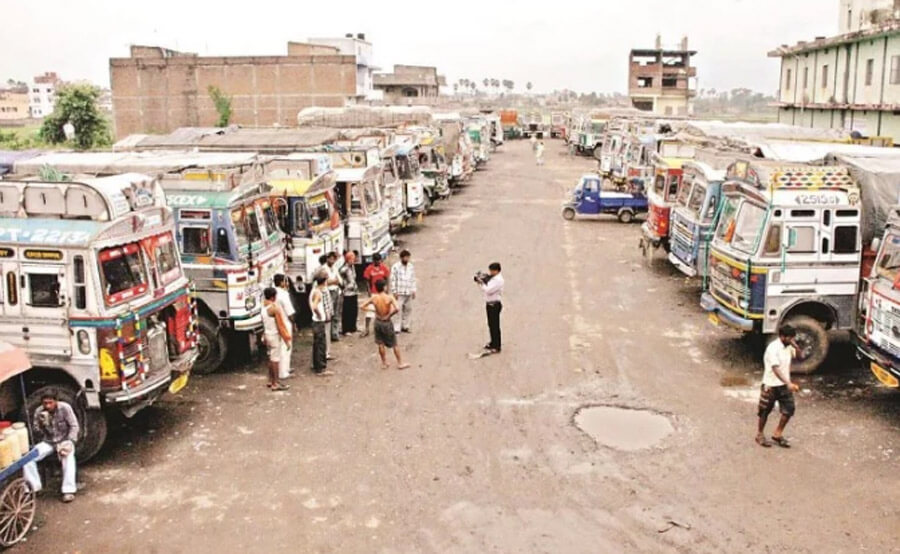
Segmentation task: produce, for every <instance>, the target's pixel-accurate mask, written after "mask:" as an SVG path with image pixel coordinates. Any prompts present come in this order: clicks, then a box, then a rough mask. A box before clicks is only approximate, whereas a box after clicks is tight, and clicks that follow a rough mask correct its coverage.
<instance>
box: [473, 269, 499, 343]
mask: <svg viewBox="0 0 900 554" xmlns="http://www.w3.org/2000/svg"><path fill="white" fill-rule="evenodd" d="M488 271H489V273H490V279H478V278H477V277H476V280H475V282H476V283H477V284H478V285H479V286H480V287H481V290H482V291H483V292H484V303H485V307H486V310H487V322H488V330H489V331H490V334H491V342H489V343H487V344H485V345H484V349H485V350H487V351H488V352H490V353H491V354H499V353H500V351H501V350H502V346H503V345H502V342H501V339H500V312H501V311H503V303H502V302H501V300H502V297H503V275H501V274H500V264H499V263H497V262H494V263H492V264H491V265H489V266H488Z"/></svg>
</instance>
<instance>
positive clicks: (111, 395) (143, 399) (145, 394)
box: [103, 348, 197, 417]
mask: <svg viewBox="0 0 900 554" xmlns="http://www.w3.org/2000/svg"><path fill="white" fill-rule="evenodd" d="M196 360H197V349H196V348H194V349H192V350H189V351H187V352H185V353H184V354H182V355H181V356H179V357H178V358H176V359H174V360H172V361H170V362H169V371H159V372H158V374H156V375H153V376H152V377H151V378H149V379H147V380H146V381H144V382H143V383H141V384H140V385H138V386H136V387H133V388H131V389H128V390H123V391H114V392H107V393H104V394H103V400H104V402H105V403H106V405H107V406H114V407H116V408H117V409H119V410H121V411H122V413H123V414H125V416H126V417H131V416H133V415H134V414H136V413H137V412H138V411H140V410H141V409H143V408H146V407H147V406H149V405H151V404H153V402H155V401H156V399H158V398H159V397H160V396H162V395H163V394H164V393H165V392H166V390H167V386H168V385H169V384H170V383H171V382H172V381H173V380H174V379H177V378H179V377H181V376H184V375H186V374H187V373H188V372H190V370H191V367H193V366H194V362H195V361H196ZM185 378H186V377H185Z"/></svg>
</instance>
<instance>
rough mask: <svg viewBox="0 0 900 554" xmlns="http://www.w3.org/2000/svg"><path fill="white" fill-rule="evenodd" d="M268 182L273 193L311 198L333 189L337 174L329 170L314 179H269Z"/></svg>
mask: <svg viewBox="0 0 900 554" xmlns="http://www.w3.org/2000/svg"><path fill="white" fill-rule="evenodd" d="M269 184H270V185H271V186H272V190H273V191H274V192H275V194H281V195H284V196H287V197H290V198H312V197H314V196H319V195H321V194H325V193H326V192H328V191H330V190H333V189H334V187H335V186H336V185H337V175H336V174H335V173H334V172H333V171H329V172H328V173H325V174H322V175H319V176H317V177H315V178H314V179H271V180H270V181H269Z"/></svg>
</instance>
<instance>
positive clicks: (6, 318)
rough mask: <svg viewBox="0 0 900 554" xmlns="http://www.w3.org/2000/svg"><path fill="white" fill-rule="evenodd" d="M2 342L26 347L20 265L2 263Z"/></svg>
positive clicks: (0, 323)
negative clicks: (20, 288) (23, 331)
mask: <svg viewBox="0 0 900 554" xmlns="http://www.w3.org/2000/svg"><path fill="white" fill-rule="evenodd" d="M0 277H2V279H0V315H2V316H3V317H2V318H0V340H2V341H6V342H8V343H10V344H13V345H15V346H19V347H24V346H25V344H24V342H23V340H22V321H21V314H22V299H21V298H20V297H21V292H20V290H19V264H18V263H16V262H2V263H0Z"/></svg>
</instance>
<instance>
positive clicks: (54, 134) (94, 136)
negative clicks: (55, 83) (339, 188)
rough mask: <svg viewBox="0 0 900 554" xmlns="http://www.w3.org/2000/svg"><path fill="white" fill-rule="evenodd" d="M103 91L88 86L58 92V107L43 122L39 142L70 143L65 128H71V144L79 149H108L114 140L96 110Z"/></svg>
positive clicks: (103, 118) (63, 87)
mask: <svg viewBox="0 0 900 554" xmlns="http://www.w3.org/2000/svg"><path fill="white" fill-rule="evenodd" d="M99 98H100V89H99V88H97V87H95V86H94V85H91V84H87V83H74V84H68V85H63V86H61V87H59V88H58V89H57V91H56V107H55V108H54V109H53V113H51V114H50V115H48V116H47V117H46V118H44V123H43V124H42V125H41V130H40V133H39V135H40V138H41V140H43V141H44V142H46V143H48V144H62V143H65V142H69V139H68V138H67V137H66V132H65V129H64V128H65V126H66V124H71V125H72V127H73V130H74V132H75V133H74V136H73V137H72V140H71V142H72V144H73V145H74V146H75V147H76V148H78V149H80V150H87V149H89V148H97V147H102V146H109V145H110V143H111V142H112V137H111V136H110V132H109V122H108V121H107V120H106V117H104V115H103V114H102V113H101V112H100V108H98V107H97V100H99Z"/></svg>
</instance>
